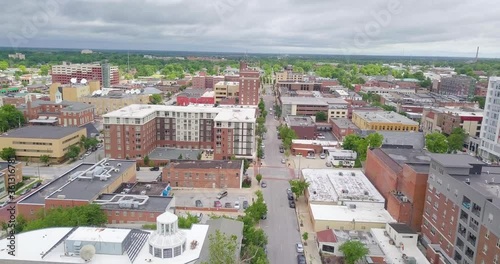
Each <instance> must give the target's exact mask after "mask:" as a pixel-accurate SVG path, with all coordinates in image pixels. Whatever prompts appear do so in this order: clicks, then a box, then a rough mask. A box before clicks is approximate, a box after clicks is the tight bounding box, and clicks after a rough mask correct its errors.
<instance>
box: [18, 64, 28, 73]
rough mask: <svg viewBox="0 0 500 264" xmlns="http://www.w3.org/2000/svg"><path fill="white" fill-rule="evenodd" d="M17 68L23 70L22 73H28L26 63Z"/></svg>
mask: <svg viewBox="0 0 500 264" xmlns="http://www.w3.org/2000/svg"><path fill="white" fill-rule="evenodd" d="M17 68H18V69H19V71H21V73H22V74H27V73H28V71H27V70H26V66H24V65H19V66H18V67H17Z"/></svg>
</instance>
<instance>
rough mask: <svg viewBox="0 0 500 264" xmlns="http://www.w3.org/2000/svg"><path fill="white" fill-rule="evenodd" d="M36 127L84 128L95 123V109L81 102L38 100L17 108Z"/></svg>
mask: <svg viewBox="0 0 500 264" xmlns="http://www.w3.org/2000/svg"><path fill="white" fill-rule="evenodd" d="M17 109H18V110H19V111H21V112H23V114H24V117H25V118H26V119H27V120H29V122H30V124H34V125H56V126H78V127H80V126H84V125H86V124H89V123H91V122H93V121H94V114H95V113H94V111H95V107H94V106H93V105H90V104H84V103H79V102H68V101H62V102H60V103H56V102H52V101H43V100H36V101H33V102H30V101H28V102H27V103H26V104H23V105H20V106H19V107H18V108H17Z"/></svg>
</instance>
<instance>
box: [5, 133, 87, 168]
mask: <svg viewBox="0 0 500 264" xmlns="http://www.w3.org/2000/svg"><path fill="white" fill-rule="evenodd" d="M82 136H87V130H86V129H85V128H81V127H57V126H26V127H21V128H18V129H13V130H10V131H8V132H6V133H4V134H2V135H0V146H2V148H9V147H10V148H13V149H15V150H16V156H17V158H19V159H25V158H31V159H34V160H37V159H38V158H39V157H40V156H42V155H48V156H50V158H51V160H53V161H56V162H57V161H61V160H64V155H65V154H66V153H67V152H68V149H69V147H70V146H72V145H75V144H79V142H80V138H81V137H82Z"/></svg>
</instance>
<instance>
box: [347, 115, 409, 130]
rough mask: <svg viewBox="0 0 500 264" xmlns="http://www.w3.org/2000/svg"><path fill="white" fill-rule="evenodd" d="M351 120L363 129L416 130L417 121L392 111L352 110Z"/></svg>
mask: <svg viewBox="0 0 500 264" xmlns="http://www.w3.org/2000/svg"><path fill="white" fill-rule="evenodd" d="M352 122H353V123H354V124H355V125H356V126H358V127H359V128H360V129H363V130H376V131H418V122H415V121H413V120H411V119H409V118H407V117H405V116H402V115H400V114H398V113H396V112H392V111H389V112H382V111H380V112H378V111H376V112H365V111H354V112H353V113H352Z"/></svg>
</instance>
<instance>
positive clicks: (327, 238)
mask: <svg viewBox="0 0 500 264" xmlns="http://www.w3.org/2000/svg"><path fill="white" fill-rule="evenodd" d="M316 234H317V237H318V241H319V242H323V243H338V244H343V243H344V242H347V241H349V240H357V241H360V242H361V243H363V244H364V245H365V246H366V248H368V251H369V253H368V256H372V257H373V256H380V257H383V256H384V252H383V251H382V249H381V248H380V246H379V245H378V243H377V241H376V240H375V238H374V237H373V235H372V234H371V232H363V231H354V230H351V231H347V230H339V229H327V230H323V231H319V232H316ZM320 239H322V240H323V241H321V240H320Z"/></svg>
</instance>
